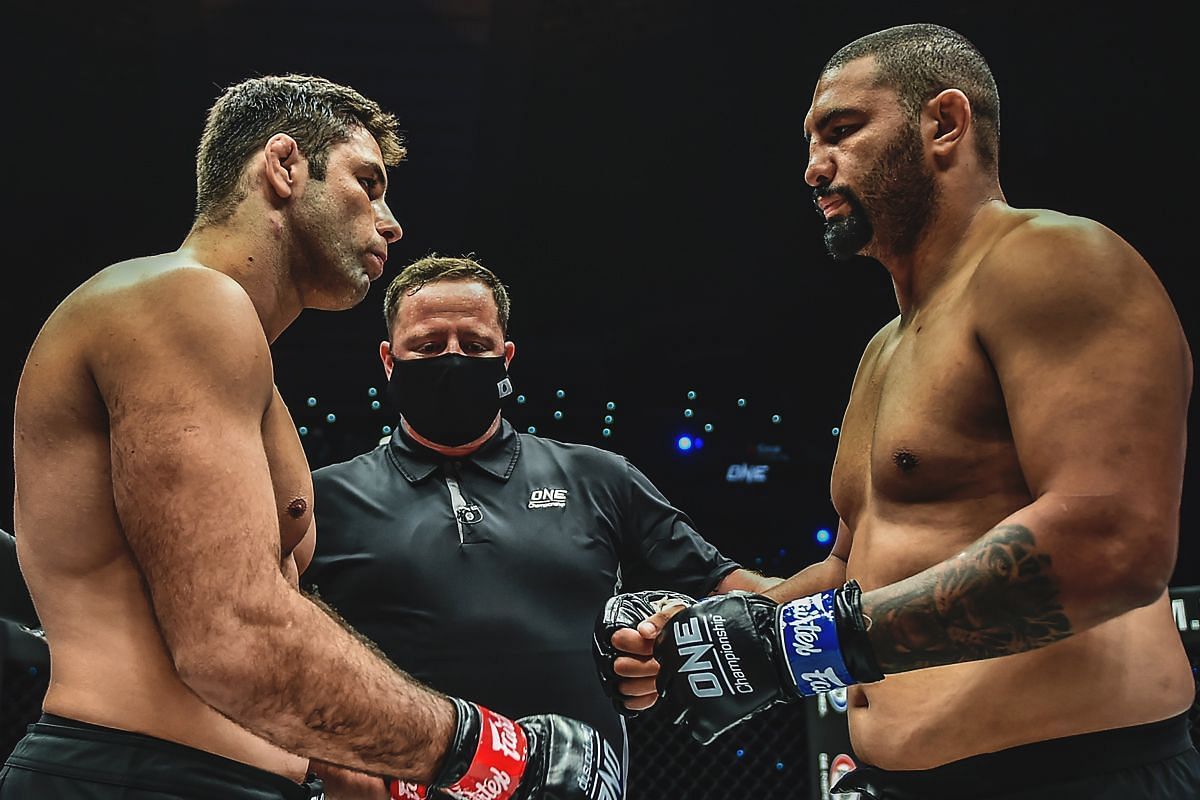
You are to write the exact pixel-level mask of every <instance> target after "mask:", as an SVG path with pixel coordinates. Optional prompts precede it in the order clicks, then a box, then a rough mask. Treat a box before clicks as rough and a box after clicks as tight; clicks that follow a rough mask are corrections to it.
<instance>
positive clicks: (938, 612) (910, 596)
mask: <svg viewBox="0 0 1200 800" xmlns="http://www.w3.org/2000/svg"><path fill="white" fill-rule="evenodd" d="M1060 595H1061V590H1060V582H1059V578H1058V577H1057V576H1056V575H1055V572H1054V569H1053V564H1052V561H1051V558H1050V555H1049V554H1048V553H1047V552H1046V550H1045V548H1043V547H1040V546H1039V544H1038V541H1037V537H1036V535H1035V534H1034V532H1033V531H1031V530H1030V529H1029V528H1027V527H1025V526H1023V525H1017V524H1006V525H1001V526H999V527H997V528H994V529H993V530H991V531H989V532H988V533H987V534H986V535H985V536H983V537H982V538H980V539H979V540H978V541H977V542H975V543H974V544H972V545H971V546H970V547H968V548H967V549H966V550H964V551H963V552H962V553H960V554H958V555H957V556H955V557H954V558H952V559H950V560H948V561H944V562H942V563H940V564H936V565H935V566H933V567H930V568H929V569H927V570H924V571H923V572H920V573H918V574H916V575H914V576H912V577H910V578H906V579H905V580H902V581H899V582H897V583H893V584H891V585H888V586H884V587H881V588H879V589H876V590H874V591H870V592H866V593H865V594H864V595H863V613H864V614H865V615H866V616H867V617H868V618H869V619H870V620H871V622H870V626H871V627H870V630H869V634H868V635H869V637H870V640H871V644H872V645H873V647H874V650H875V656H876V658H877V659H878V661H879V665H880V667H882V669H883V671H884V672H885V673H891V672H905V671H907V670H912V669H920V668H922V667H934V666H940V665H942V664H955V663H959V662H963V661H975V660H979V659H985V658H994V657H996V656H1005V655H1012V654H1013V653H1022V652H1025V651H1026V650H1033V649H1035V648H1038V647H1044V646H1045V645H1048V644H1052V643H1053V642H1057V641H1058V640H1060V639H1064V638H1066V637H1068V636H1070V635H1071V634H1072V633H1073V632H1074V631H1073V629H1072V625H1071V620H1070V619H1068V617H1067V614H1066V613H1065V612H1064V609H1063V603H1062V601H1061V599H1060Z"/></svg>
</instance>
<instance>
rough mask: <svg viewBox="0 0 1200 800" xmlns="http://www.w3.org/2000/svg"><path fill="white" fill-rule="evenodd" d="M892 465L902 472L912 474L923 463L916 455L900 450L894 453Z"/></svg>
mask: <svg viewBox="0 0 1200 800" xmlns="http://www.w3.org/2000/svg"><path fill="white" fill-rule="evenodd" d="M892 463H894V464H895V465H896V466H897V467H899V468H900V471H901V472H912V471H913V470H914V469H916V468H917V465H918V464H920V463H921V459H920V458H919V457H918V456H917V454H916V453H913V452H911V451H909V450H904V449H900V450H897V451H896V452H894V453H892Z"/></svg>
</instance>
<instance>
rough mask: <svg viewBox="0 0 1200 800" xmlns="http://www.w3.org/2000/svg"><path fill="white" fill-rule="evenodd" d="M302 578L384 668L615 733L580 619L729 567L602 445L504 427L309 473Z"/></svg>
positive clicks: (684, 587)
mask: <svg viewBox="0 0 1200 800" xmlns="http://www.w3.org/2000/svg"><path fill="white" fill-rule="evenodd" d="M313 480H314V484H315V503H314V512H315V514H316V519H317V545H316V553H315V555H314V557H313V560H312V563H311V564H310V566H309V567H308V569H307V570H306V571H305V573H304V575H303V576H301V585H302V586H303V587H304V588H305V589H307V590H309V591H313V592H315V593H316V594H317V595H319V596H320V598H321V599H322V600H324V601H325V602H326V603H328V604H329V605H330V606H332V607H333V608H334V609H335V610H336V611H337V612H338V613H339V614H341V615H342V617H344V618H345V619H346V621H347V622H349V623H350V624H351V625H352V626H353V627H354V628H355V629H357V630H358V631H359V632H360V633H362V634H363V635H365V636H366V637H367V638H369V639H371V640H372V641H374V642H375V643H376V644H377V645H378V646H379V648H380V649H381V650H382V651H383V652H384V653H385V654H386V655H387V656H388V657H389V658H390V659H391V660H392V661H393V662H395V663H396V664H397V665H398V666H400V667H401V668H402V669H404V670H405V671H406V672H408V673H409V674H411V675H413V676H415V677H416V678H418V679H420V680H421V681H422V682H424V683H426V684H428V685H430V686H433V687H434V688H436V689H439V690H441V691H443V692H445V693H447V694H451V695H455V696H460V697H464V698H466V699H469V700H474V701H476V702H478V703H481V704H483V705H485V706H487V707H489V708H491V709H493V710H495V711H497V712H499V713H502V714H505V715H508V716H510V717H513V718H519V717H523V716H526V715H529V714H537V713H549V712H553V713H559V714H565V715H567V716H571V717H575V718H576V719H581V720H584V721H586V722H588V723H590V724H592V725H593V726H595V727H596V728H597V729H598V730H600V731H601V732H603V733H604V734H605V735H606V737H607V738H608V739H609V741H610V742H611V743H612V745H613V747H614V748H617V750H618V752H620V751H621V748H622V747H623V744H624V740H623V735H624V728H623V726H622V724H621V721H620V717H619V716H618V715H617V714H616V712H615V711H614V710H613V708H612V705H611V703H610V702H609V700H608V698H607V697H605V695H604V692H603V690H602V689H601V688H600V683H599V679H598V678H597V676H596V668H595V665H594V662H593V659H592V653H591V641H592V628H593V625H594V624H595V620H596V616H597V614H598V613H599V612H600V609H601V607H602V606H603V604H604V602H605V600H606V599H607V598H609V597H611V596H612V595H613V593H614V592H615V591H617V590H618V588H620V589H621V590H622V591H635V590H638V589H649V588H658V589H673V590H675V591H680V592H685V593H687V594H689V595H692V596H693V597H700V596H703V595H706V594H708V593H709V592H711V591H712V590H713V589H714V588H715V587H716V585H717V584H718V583H719V582H720V580H721V578H723V577H724V576H725V575H726V574H727V573H729V572H731V571H733V570H734V569H736V568H737V567H738V566H739V565H738V564H736V563H735V562H733V561H731V560H729V559H728V558H725V557H724V556H722V555H721V554H720V553H719V552H718V551H717V550H716V548H715V547H713V546H712V545H711V544H709V543H708V542H706V541H705V540H704V539H702V538H701V537H700V536H699V535H698V534H697V533H696V531H695V530H694V529H693V527H692V523H691V521H690V520H689V519H688V518H687V516H686V515H685V514H684V513H683V512H682V511H680V510H679V509H677V508H675V507H674V506H672V505H671V504H670V503H669V502H668V501H667V499H666V498H665V497H663V495H662V494H661V493H660V492H659V491H658V490H657V489H656V488H655V487H654V486H653V484H651V483H650V481H649V480H648V479H647V478H646V476H645V475H643V474H642V473H641V472H640V471H639V470H638V469H637V468H636V467H634V466H633V465H632V464H630V463H629V461H627V460H626V459H625V458H624V457H622V456H620V455H617V454H615V453H611V452H608V451H606V450H601V449H599V448H596V447H590V446H587V445H580V444H566V443H563V442H558V441H554V440H552V439H545V438H542V437H538V436H531V435H526V434H519V433H517V432H516V431H515V430H514V429H513V427H512V426H511V425H510V424H509V423H508V422H504V423H503V425H502V427H501V430H500V431H498V432H497V434H496V435H495V436H494V437H493V438H492V439H491V440H489V441H488V442H487V443H486V444H485V445H484V446H483V447H481V448H480V449H479V450H478V451H476V452H475V453H473V454H471V455H470V456H468V457H466V458H462V459H447V458H445V457H443V456H440V455H438V454H436V453H434V452H432V451H430V450H428V449H426V448H424V447H422V446H420V445H418V444H416V443H414V442H413V441H412V440H411V439H410V438H409V437H407V436H405V435H403V434H402V433H401V432H400V431H399V428H397V432H396V433H395V434H393V436H392V438H391V440H390V441H389V442H386V443H383V444H380V445H379V446H378V447H376V448H375V449H374V450H372V451H370V452H368V453H365V454H363V455H360V456H358V457H356V458H353V459H351V460H349V461H345V462H342V463H340V464H332V465H330V466H327V467H322V468H320V469H318V470H316V471H315V472H314V473H313Z"/></svg>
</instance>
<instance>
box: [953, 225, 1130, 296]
mask: <svg viewBox="0 0 1200 800" xmlns="http://www.w3.org/2000/svg"><path fill="white" fill-rule="evenodd" d="M1009 213H1010V216H1009V218H1008V219H1007V220H1006V223H1005V225H1004V227H1003V228H1001V229H1000V231H999V232H998V234H997V236H996V237H995V238H994V239H993V241H992V242H991V244H990V246H989V247H988V249H987V251H986V252H985V253H984V254H983V256H982V257H981V258H980V260H979V264H978V266H977V267H976V268H975V270H974V273H973V275H972V280H971V286H972V288H973V290H974V294H975V296H976V297H979V298H982V299H983V300H984V301H985V303H987V304H991V305H995V304H996V303H997V302H999V301H1003V300H1004V299H1005V298H1015V299H1021V298H1023V297H1031V296H1034V295H1042V296H1044V295H1047V294H1049V295H1061V294H1062V293H1063V292H1068V293H1071V294H1075V293H1077V292H1080V291H1082V292H1084V293H1085V294H1093V293H1095V294H1098V295H1103V294H1111V293H1120V292H1122V291H1128V290H1130V289H1131V288H1133V286H1134V285H1136V283H1137V282H1139V281H1142V280H1145V279H1146V278H1147V277H1149V276H1150V275H1151V273H1150V270H1149V265H1148V264H1146V262H1145V260H1144V259H1143V258H1142V257H1141V256H1140V255H1139V254H1138V253H1137V251H1136V250H1134V248H1133V247H1132V246H1131V245H1130V244H1129V243H1128V242H1127V241H1125V239H1123V238H1122V237H1121V236H1120V235H1118V234H1117V233H1116V232H1114V231H1113V230H1112V229H1111V228H1109V227H1107V226H1105V225H1104V224H1102V223H1100V222H1097V221H1096V220H1093V219H1089V218H1087V217H1082V216H1075V215H1071V214H1065V213H1062V212H1059V211H1052V210H1048V209H1011V210H1010V212H1009Z"/></svg>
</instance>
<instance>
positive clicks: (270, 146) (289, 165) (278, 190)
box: [262, 133, 303, 199]
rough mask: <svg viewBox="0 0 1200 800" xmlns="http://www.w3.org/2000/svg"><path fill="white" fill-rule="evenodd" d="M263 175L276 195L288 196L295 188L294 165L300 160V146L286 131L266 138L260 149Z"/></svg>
mask: <svg viewBox="0 0 1200 800" xmlns="http://www.w3.org/2000/svg"><path fill="white" fill-rule="evenodd" d="M262 157H263V175H264V177H265V178H266V181H267V185H268V186H269V187H270V188H271V191H272V192H273V193H274V194H275V196H276V197H279V198H280V199H285V198H289V197H291V196H292V192H294V191H295V189H296V180H297V178H298V175H297V174H296V167H297V166H298V165H299V163H300V161H301V160H302V158H303V157H302V156H301V155H300V146H299V145H298V144H296V140H295V139H293V138H292V137H291V136H288V135H287V134H286V133H277V134H275V135H274V136H272V137H271V138H270V139H268V140H267V144H266V145H265V146H264V147H263V150H262Z"/></svg>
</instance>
